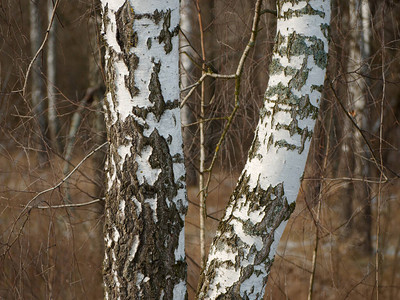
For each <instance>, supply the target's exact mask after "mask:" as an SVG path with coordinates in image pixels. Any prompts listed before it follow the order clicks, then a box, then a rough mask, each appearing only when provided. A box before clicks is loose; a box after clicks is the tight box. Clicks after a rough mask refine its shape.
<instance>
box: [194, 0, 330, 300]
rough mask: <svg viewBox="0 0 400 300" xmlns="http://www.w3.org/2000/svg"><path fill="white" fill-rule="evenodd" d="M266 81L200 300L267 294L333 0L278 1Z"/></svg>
mask: <svg viewBox="0 0 400 300" xmlns="http://www.w3.org/2000/svg"><path fill="white" fill-rule="evenodd" d="M277 11H278V21H277V38H276V45H275V47H274V55H273V58H272V62H271V65H270V79H269V86H268V89H267V90H266V93H265V102H264V107H263V108H262V109H261V112H260V120H259V123H258V126H257V129H256V133H255V137H254V140H253V144H252V146H251V148H250V150H249V154H248V159H247V162H246V165H245V167H244V170H243V172H242V174H241V176H240V178H239V182H238V184H237V186H236V189H235V191H234V192H233V194H232V196H231V199H230V202H229V204H228V208H227V210H226V212H225V215H224V218H223V219H222V221H221V223H220V225H219V228H218V231H217V234H216V237H215V238H214V241H213V243H212V245H211V249H210V253H209V257H208V261H207V265H206V268H205V270H203V273H202V275H201V281H200V285H199V290H198V295H197V297H198V298H199V299H262V297H263V295H264V291H265V285H266V282H267V277H268V274H269V272H270V268H271V265H272V263H273V260H274V255H275V252H276V248H277V246H278V243H279V240H280V238H281V236H282V234H283V231H284V228H285V226H286V224H287V220H288V219H289V216H290V215H291V213H292V212H293V210H294V208H295V201H296V197H297V194H298V190H299V186H300V180H301V177H302V174H303V171H304V166H305V162H306V159H307V154H308V149H309V145H310V140H311V137H312V133H313V129H314V124H315V120H316V118H317V116H318V107H319V103H320V98H321V91H322V89H323V84H324V78H325V70H326V65H327V58H328V57H327V55H328V31H329V21H330V1H329V0H310V1H296V0H290V1H289V0H278V1H277Z"/></svg>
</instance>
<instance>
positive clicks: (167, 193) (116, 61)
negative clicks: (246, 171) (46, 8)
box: [102, 0, 187, 299]
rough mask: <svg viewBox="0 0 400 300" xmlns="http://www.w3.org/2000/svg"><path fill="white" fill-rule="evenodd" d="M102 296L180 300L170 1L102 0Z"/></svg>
mask: <svg viewBox="0 0 400 300" xmlns="http://www.w3.org/2000/svg"><path fill="white" fill-rule="evenodd" d="M102 7H103V27H104V37H105V42H106V55H105V61H106V72H107V83H106V84H107V95H106V100H105V110H106V113H105V115H106V125H107V135H108V141H109V151H108V159H107V162H106V172H107V190H106V207H105V229H104V234H105V260H104V285H105V293H106V298H107V299H128V298H129V299H141V298H142V297H145V298H147V299H184V298H185V295H186V263H185V252H184V216H185V213H186V210H187V200H186V189H185V172H184V164H183V153H182V137H181V129H180V128H181V122H180V112H179V70H178V69H179V68H178V60H179V52H178V46H179V41H178V24H179V0H169V1H164V0H148V1H142V0H129V1H128V0H127V1H122V0H102Z"/></svg>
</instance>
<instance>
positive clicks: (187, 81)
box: [179, 0, 197, 186]
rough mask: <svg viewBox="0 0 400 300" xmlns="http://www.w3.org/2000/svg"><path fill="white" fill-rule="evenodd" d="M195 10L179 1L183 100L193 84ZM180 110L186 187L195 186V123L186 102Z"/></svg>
mask: <svg viewBox="0 0 400 300" xmlns="http://www.w3.org/2000/svg"><path fill="white" fill-rule="evenodd" d="M195 15H196V14H195V8H194V2H193V1H191V0H181V24H180V29H181V31H182V32H183V34H180V36H179V38H180V41H179V42H180V45H179V46H180V62H181V68H180V74H181V90H182V91H183V92H182V96H181V98H182V99H183V98H184V96H185V95H186V91H185V88H187V87H189V86H190V85H191V84H193V83H194V82H193V80H191V78H193V77H195V65H194V64H193V62H192V60H191V59H193V57H195V55H196V54H195V51H194V49H193V48H192V46H191V45H190V42H191V41H192V38H193V28H194V24H193V21H194V20H195ZM191 100H192V98H191V99H190V100H189V101H186V103H185V104H184V105H183V106H182V108H181V120H182V127H183V129H182V133H183V144H184V149H185V157H186V160H185V163H186V183H187V185H188V186H191V185H195V184H196V182H197V174H196V173H197V170H196V165H197V161H195V159H194V157H197V156H196V149H195V148H196V147H195V146H194V139H195V138H194V135H195V129H194V126H193V125H192V126H190V124H192V123H194V122H195V118H194V115H193V112H192V109H191V107H190V106H189V104H188V102H192V101H191Z"/></svg>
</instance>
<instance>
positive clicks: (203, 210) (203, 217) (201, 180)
mask: <svg viewBox="0 0 400 300" xmlns="http://www.w3.org/2000/svg"><path fill="white" fill-rule="evenodd" d="M196 6H197V15H198V21H199V30H200V44H201V55H202V60H203V63H202V67H201V69H202V70H201V75H204V73H205V72H206V64H205V62H206V52H205V47H204V32H203V22H202V18H201V9H200V4H199V0H196ZM204 107H205V82H204V80H203V81H202V83H201V99H200V124H199V127H200V165H199V170H200V176H199V193H200V195H199V196H200V203H199V204H200V216H199V217H200V259H201V264H200V265H201V267H202V268H204V265H205V262H206V241H205V239H206V234H205V227H206V220H207V207H206V200H207V196H206V194H205V190H204V163H205V159H206V155H205V146H204V140H205V132H204V118H205V116H204Z"/></svg>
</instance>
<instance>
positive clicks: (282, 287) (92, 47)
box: [0, 0, 400, 299]
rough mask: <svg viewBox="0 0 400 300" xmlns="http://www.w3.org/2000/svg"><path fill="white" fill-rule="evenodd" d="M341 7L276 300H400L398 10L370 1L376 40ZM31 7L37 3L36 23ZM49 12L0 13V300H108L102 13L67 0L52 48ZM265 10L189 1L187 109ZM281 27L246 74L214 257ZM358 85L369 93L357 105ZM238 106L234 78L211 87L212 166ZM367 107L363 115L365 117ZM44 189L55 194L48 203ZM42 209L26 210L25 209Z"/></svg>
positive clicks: (195, 202) (226, 147) (191, 276)
mask: <svg viewBox="0 0 400 300" xmlns="http://www.w3.org/2000/svg"><path fill="white" fill-rule="evenodd" d="M332 2H333V7H332V23H331V46H330V61H329V64H328V72H327V73H328V74H327V79H326V83H325V89H324V91H323V100H322V103H321V109H320V115H319V119H318V124H317V127H316V130H315V133H314V140H313V144H312V146H311V150H310V154H309V159H308V162H307V167H306V172H305V174H304V177H303V184H302V188H301V190H300V194H299V197H298V200H297V207H296V210H295V212H294V214H293V215H292V217H291V219H290V222H289V225H288V226H287V229H286V231H285V234H284V237H283V238H282V240H281V243H280V246H279V248H278V252H277V255H276V258H275V263H274V266H273V268H272V273H271V275H270V277H269V283H268V286H267V291H266V298H268V299H299V298H301V299H303V298H306V297H307V295H308V294H309V293H310V291H309V290H310V286H312V285H313V289H312V293H313V295H314V297H315V298H317V299H319V298H322V297H324V298H327V299H346V298H348V299H363V298H368V299H374V297H375V295H376V291H377V289H379V293H380V294H381V295H382V298H383V299H397V297H398V295H399V294H400V292H399V289H400V282H399V281H400V278H399V274H398V272H397V265H398V263H399V262H398V260H399V257H398V256H399V252H400V238H399V235H398V233H397V226H396V224H398V221H399V218H398V217H397V215H398V210H399V202H398V199H399V193H400V190H399V188H398V184H399V181H398V178H399V173H400V166H399V164H398V155H399V151H398V147H399V123H398V117H399V113H400V107H399V99H398V97H399V96H400V72H399V67H400V66H399V63H400V61H399V55H400V53H399V49H400V45H399V36H400V27H399V25H400V24H399V23H400V17H399V16H400V4H398V3H397V2H396V1H387V0H386V1H369V3H368V1H365V3H367V4H368V8H369V15H368V17H367V19H366V20H367V21H368V24H369V26H368V27H366V26H365V25H363V24H364V23H363V21H364V22H365V20H362V19H360V20H361V21H358V22H356V23H354V16H361V15H362V13H361V12H362V9H361V8H362V5H361V4H360V3H362V2H361V1H342V0H337V1H332ZM32 3H37V4H38V5H37V6H36V9H37V11H36V12H35V11H32V6H35V5H33V4H32ZM49 3H50V4H49ZM49 3H47V2H46V1H37V2H33V1H29V0H19V1H14V0H6V1H2V2H1V4H0V52H1V55H0V129H1V135H0V178H1V179H0V251H1V252H0V255H1V256H0V297H1V298H5V299H9V298H18V299H31V298H32V299H33V298H39V299H42V298H63V299H72V298H78V299H80V298H83V297H87V298H89V299H98V298H102V297H103V287H102V274H101V270H102V267H101V265H102V261H103V255H104V249H103V248H104V246H103V229H102V228H103V206H104V205H103V197H104V172H103V169H104V159H105V157H104V156H105V153H106V146H105V145H104V142H105V130H104V123H103V117H102V103H101V102H102V95H103V93H104V89H105V88H104V69H103V67H102V66H103V63H102V60H101V57H102V51H103V50H102V47H101V45H102V43H101V28H100V25H99V24H100V23H99V4H98V3H97V2H96V1H91V0H87V1H74V5H71V3H70V2H64V1H60V2H59V4H58V7H57V10H56V13H55V14H53V16H54V22H53V26H52V31H49V32H50V34H49V36H48V37H46V29H47V27H48V25H49V20H48V13H49V12H50V14H49V15H50V17H51V16H52V14H51V12H52V8H53V5H54V3H53V2H51V1H50V2H49ZM57 3H58V2H57ZM254 3H255V1H239V0H219V1H217V0H213V1H199V5H200V6H199V7H197V6H196V5H195V4H196V3H195V1H182V16H183V18H184V17H185V18H187V20H189V21H186V22H188V23H186V24H189V26H188V27H186V28H185V27H184V26H182V31H183V34H182V37H181V41H182V42H181V45H182V47H181V53H182V62H185V61H187V57H190V63H187V64H186V65H183V64H182V65H181V69H182V84H183V83H185V86H182V91H183V93H182V97H183V98H184V97H185V95H186V93H187V89H186V88H187V86H190V85H192V84H194V83H195V82H197V80H198V79H199V77H200V76H201V68H202V65H203V64H205V65H206V66H207V68H210V69H211V70H213V71H214V72H217V73H219V74H230V73H233V72H234V70H235V69H236V66H237V64H238V61H239V59H240V57H241V54H242V52H243V49H244V48H245V47H246V44H247V42H248V38H249V36H250V33H251V24H252V18H253V13H254ZM351 3H356V5H355V6H352V4H351ZM357 3H358V4H357ZM274 5H275V4H274V1H271V0H268V1H265V3H264V7H265V8H267V9H268V10H271V11H272V12H273V10H274V9H275V6H274ZM49 7H50V9H49ZM199 8H200V10H201V17H202V21H203V24H202V26H201V28H200V26H199V23H198V13H199ZM34 20H36V21H37V23H35V22H34ZM35 24H36V25H35ZM275 24H276V20H275V18H274V15H273V13H270V12H266V13H264V14H263V16H262V17H261V26H260V31H259V35H258V37H257V41H256V44H255V48H254V49H253V50H252V51H251V52H250V54H249V58H248V60H247V62H246V64H245V66H244V73H243V79H242V87H241V90H240V92H241V99H243V101H241V103H240V106H239V108H238V111H237V113H236V116H235V119H234V121H233V122H232V124H231V127H230V128H229V130H228V131H227V134H226V137H225V141H224V143H223V144H222V145H221V148H220V152H219V154H218V156H217V160H216V165H215V167H214V169H213V172H212V173H211V175H210V176H211V177H210V178H211V181H210V187H209V194H208V197H207V200H206V201H207V214H208V218H207V220H206V224H205V225H206V234H207V235H206V243H207V245H209V243H210V242H211V239H212V237H213V235H214V232H215V229H216V226H217V225H218V219H219V218H220V217H221V216H222V214H223V210H224V208H225V205H226V203H227V201H228V199H229V195H230V194H231V192H232V190H233V188H234V187H235V184H236V181H237V178H238V176H239V173H240V171H241V169H242V167H243V164H244V162H245V159H246V157H247V151H248V149H249V147H250V144H251V141H252V138H253V133H254V129H255V127H256V124H257V121H258V114H259V109H260V107H261V104H262V100H263V94H264V91H265V88H266V86H267V83H268V72H267V70H268V66H269V64H270V58H271V52H272V48H273V45H274V38H275V30H276V28H275ZM35 27H36V29H37V31H36V36H35V32H34V30H33V29H34V28H35ZM366 28H367V29H366ZM200 32H202V33H203V37H202V35H201V34H200ZM45 38H46V39H47V42H46V44H45V47H44V48H43V51H41V52H40V53H39V55H38V57H37V59H36V64H34V65H32V70H31V72H30V76H31V77H27V76H26V75H27V70H28V69H29V67H30V63H31V62H32V58H33V57H34V55H35V54H36V53H37V49H38V48H39V47H40V44H41V43H42V41H43V40H44V39H45ZM52 38H54V39H52ZM51 45H53V47H54V49H55V51H54V52H53V53H55V54H56V55H55V58H53V60H52V59H51V57H52V56H51V55H50V54H51V53H52V50H51V47H52V46H51ZM365 45H367V49H369V50H368V51H366V50H365ZM202 46H203V48H204V49H205V54H206V55H205V57H204V56H203V55H202V51H201V49H202ZM360 49H361V50H360ZM363 49H364V51H362V50H363ZM357 52H359V54H354V53H357ZM185 57H186V60H185ZM203 58H205V59H204V60H203ZM54 74H55V75H54ZM25 85H26V86H25ZM186 85H187V86H186ZM354 86H356V87H361V88H359V89H358V90H361V94H359V95H358V96H356V97H355V96H354V90H355V89H357V88H355V87H354ZM233 94H234V82H233V81H229V80H219V79H212V80H208V81H206V88H205V96H204V97H205V99H206V103H205V106H204V119H206V122H205V123H204V126H205V128H204V135H205V157H204V161H205V164H206V165H209V164H210V162H211V161H212V159H213V157H214V153H215V147H216V145H217V143H218V140H219V139H220V136H221V134H223V132H224V128H225V127H224V124H225V123H224V122H225V120H226V117H227V116H229V115H230V113H231V112H232V110H233V109H234V95H233ZM200 98H201V93H200V89H198V90H196V92H195V93H194V94H193V95H192V96H191V97H190V98H188V100H187V101H186V106H185V109H184V113H185V114H186V117H187V118H186V119H185V118H183V120H184V124H183V133H184V142H185V152H186V156H185V157H186V166H187V173H188V175H187V182H188V194H189V195H188V196H189V203H190V204H189V212H188V215H187V217H186V247H187V249H186V252H187V259H188V292H189V298H191V297H193V294H194V290H195V289H196V285H197V282H198V277H199V273H200V265H201V259H200V251H199V244H200V239H199V199H198V194H199V188H198V183H197V182H198V179H199V174H198V171H199V160H200V154H199V149H200V146H199V145H200V137H199V130H200V129H199V127H200V126H199V125H200V123H199V120H200V115H201V114H202V113H201V107H200ZM361 98H363V99H364V100H363V101H365V105H364V106H361V108H360V105H358V104H357V103H358V101H359V100H360V99H361ZM52 103H54V104H52ZM53 108H55V109H54V110H53ZM96 149H97V150H96ZM93 150H96V151H95V152H93ZM77 166H78V168H76V167H77ZM71 171H73V172H72V173H71ZM68 174H71V176H69V177H68V178H67V180H65V178H66V176H68ZM60 182H62V184H59V183H60ZM44 190H48V192H47V193H46V194H40V195H39V194H38V193H40V192H41V191H44ZM38 195H39V197H38ZM35 197H36V198H35ZM32 199H34V200H35V202H34V203H33V202H32ZM34 204H35V205H36V206H35V208H34V209H28V211H29V213H27V209H26V208H27V207H30V206H32V205H34ZM313 257H315V259H313ZM377 277H379V278H380V280H379V287H378V286H377V280H376V278H377ZM310 278H312V279H313V284H311V283H310Z"/></svg>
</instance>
